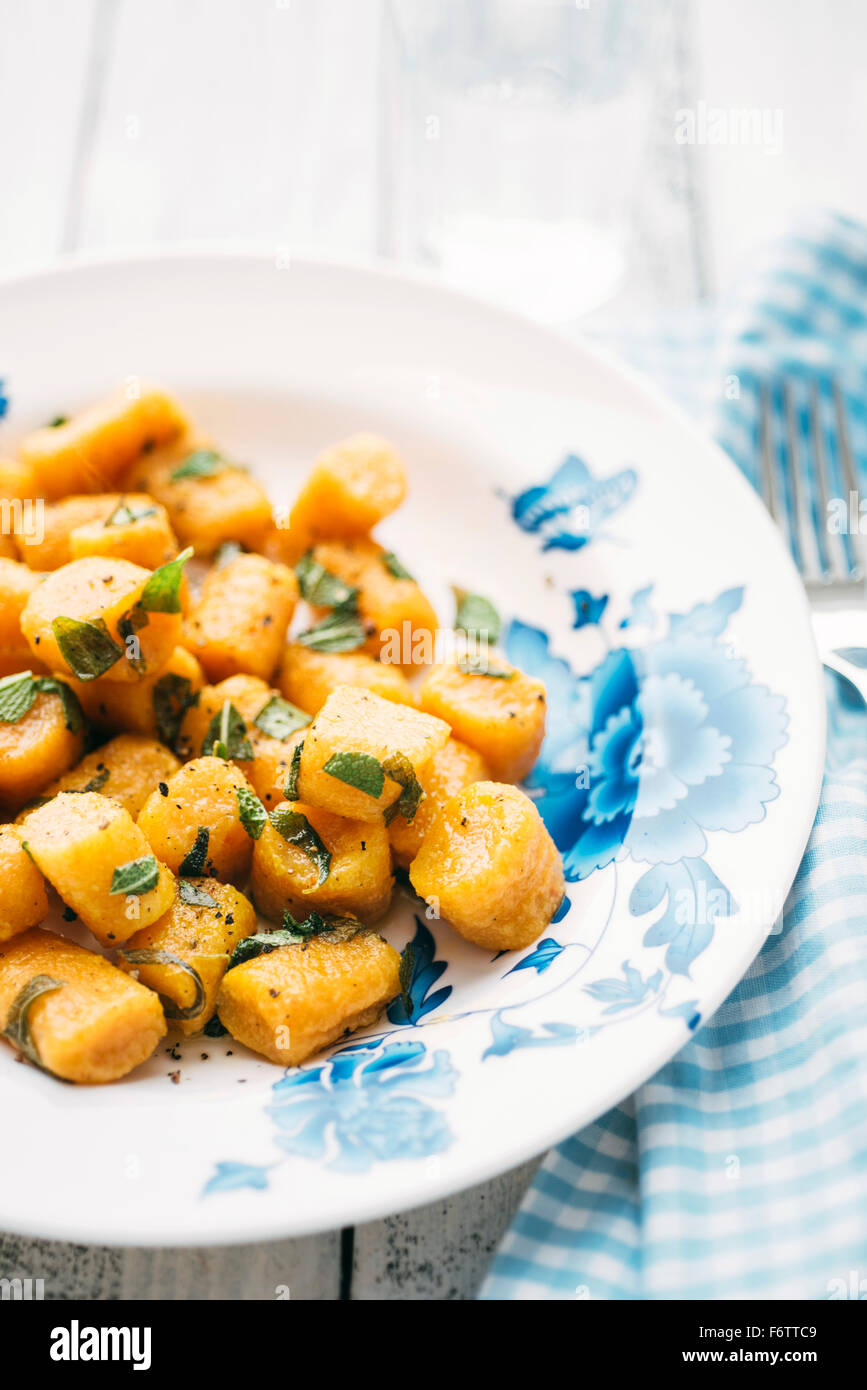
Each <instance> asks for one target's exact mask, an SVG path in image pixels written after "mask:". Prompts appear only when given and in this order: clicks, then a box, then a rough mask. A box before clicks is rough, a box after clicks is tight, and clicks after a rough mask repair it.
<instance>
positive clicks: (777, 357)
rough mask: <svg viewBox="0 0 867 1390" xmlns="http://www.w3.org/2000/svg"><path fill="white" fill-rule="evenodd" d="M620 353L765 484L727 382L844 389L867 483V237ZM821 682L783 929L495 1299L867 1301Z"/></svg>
mask: <svg viewBox="0 0 867 1390" xmlns="http://www.w3.org/2000/svg"><path fill="white" fill-rule="evenodd" d="M715 323H716V326H715ZM605 336H606V339H607V341H608V343H609V344H612V345H614V346H616V347H617V348H618V349H619V350H620V352H621V353H622V355H623V356H625V357H627V358H630V359H631V360H632V361H633V362H634V363H635V364H636V365H638V366H640V367H641V368H643V369H644V370H645V371H647V372H648V373H649V374H650V375H652V376H655V377H656V379H657V380H658V381H659V382H660V383H661V384H662V385H663V386H665V387H667V388H668V389H669V390H670V392H671V394H672V395H673V396H676V397H677V398H679V400H680V402H681V404H684V405H686V406H687V407H688V408H690V407H691V408H692V410H693V412H694V413H696V414H700V413H703V414H705V416H707V415H708V412H710V418H711V420H712V424H713V428H714V430H715V433H716V434H717V437H718V438H719V439H720V441H721V442H722V444H723V445H724V447H725V448H726V449H728V451H729V452H730V453H731V454H732V456H733V457H734V458H735V459H736V461H737V462H738V463H739V464H740V466H741V467H742V468H743V470H744V472H745V473H746V474H747V476H749V477H751V478H753V479H755V471H756V464H755V448H756V431H757V411H756V408H755V399H754V397H752V396H751V394H750V393H749V391H745V392H744V393H742V394H741V396H740V398H739V399H729V398H728V395H727V392H726V389H725V388H726V383H727V382H730V380H731V379H732V378H733V377H736V378H738V380H741V379H746V378H748V377H749V375H750V374H751V373H752V374H755V375H756V376H758V377H762V376H765V377H769V376H771V375H773V374H774V373H775V372H777V371H778V370H779V369H780V368H781V367H782V366H785V367H786V369H787V371H794V372H798V371H804V372H805V373H808V372H809V371H810V370H812V371H816V370H817V369H818V370H819V371H820V372H821V371H824V370H826V369H827V370H831V369H833V370H834V372H835V374H836V375H838V376H839V377H841V378H842V379H843V381H844V384H845V386H846V396H847V403H848V405H849V410H850V416H851V419H852V436H853V446H854V448H855V452H856V454H857V455H858V458H859V463H860V467H861V477H862V481H863V479H864V471H865V462H867V409H865V405H867V228H865V227H862V226H858V225H856V224H854V223H852V222H849V221H846V220H844V219H842V218H840V217H837V216H835V215H831V214H822V215H816V216H814V217H812V218H811V219H810V220H809V221H807V222H805V223H804V224H802V225H801V226H799V227H798V228H797V229H796V230H795V231H794V232H793V234H792V235H791V236H789V237H787V238H786V240H785V241H784V242H783V243H781V244H778V245H776V246H775V247H773V248H772V249H771V250H770V251H769V253H768V255H767V257H766V258H763V260H762V263H761V266H760V268H759V273H758V274H757V276H756V278H755V282H754V283H752V284H751V285H750V286H749V287H748V288H747V290H746V291H745V292H744V293H742V294H740V295H739V296H738V297H737V299H736V301H735V302H734V304H733V305H732V306H731V308H730V311H729V313H728V314H727V315H726V316H724V317H723V318H721V319H718V320H716V321H714V320H712V319H711V318H710V317H709V316H692V317H690V318H689V319H683V318H681V319H680V320H679V321H672V320H669V321H668V322H667V324H666V323H664V322H660V321H657V322H656V323H655V324H654V325H652V326H651V327H650V328H649V329H648V330H647V331H646V332H645V333H644V334H643V335H639V336H631V337H624V336H623V335H620V334H617V333H616V332H609V333H608V334H606V335H605ZM859 364H860V365H859ZM720 402H722V404H720ZM714 403H716V404H714ZM862 495H863V492H862ZM827 681H828V706H829V731H828V760H827V767H826V775H825V782H824V787H823V790H822V799H821V803H820V806H819V810H818V814H817V816H816V822H815V825H814V828H813V833H812V836H811V838H810V842H809V845H808V846H807V851H806V853H805V855H804V859H803V862H802V864H801V867H800V870H799V872H798V877H797V879H796V881H795V884H794V886H793V888H792V891H791V894H790V896H789V899H788V902H787V904H786V909H785V914H784V919H783V923H782V929H781V931H779V932H776V933H774V934H773V935H772V936H771V937H770V938H769V939H768V941H767V943H766V945H765V947H764V949H763V950H762V952H761V954H760V955H759V957H758V959H757V960H756V961H755V963H754V964H753V966H752V967H751V969H750V970H749V972H748V973H747V975H746V976H745V977H744V979H743V980H742V981H741V983H740V984H739V985H738V986H737V988H736V989H735V990H734V991H733V993H732V994H731V995H730V996H729V998H728V999H727V1000H726V1002H725V1003H724V1004H723V1006H722V1007H721V1008H720V1009H719V1011H718V1012H717V1013H716V1015H715V1016H714V1017H713V1018H712V1019H711V1020H710V1021H709V1022H708V1023H707V1025H706V1026H705V1027H704V1028H703V1029H702V1030H701V1031H700V1032H699V1033H698V1034H697V1035H696V1036H695V1037H694V1038H692V1039H691V1040H690V1042H689V1043H688V1044H687V1046H686V1047H684V1049H683V1051H682V1052H680V1053H679V1054H678V1056H677V1057H676V1058H675V1059H674V1060H673V1061H672V1062H670V1063H669V1065H668V1066H666V1067H664V1068H663V1069H662V1071H660V1072H659V1073H657V1075H656V1076H654V1077H653V1079H652V1080H651V1081H649V1082H647V1084H646V1085H644V1086H642V1087H641V1089H640V1090H638V1091H637V1092H636V1093H635V1095H634V1096H632V1097H631V1098H630V1100H629V1101H628V1102H627V1103H625V1104H623V1105H621V1106H618V1107H617V1108H616V1109H614V1110H611V1111H609V1113H608V1114H607V1115H604V1116H603V1117H602V1119H600V1120H599V1121H598V1122H597V1123H595V1124H593V1125H590V1126H589V1127H588V1128H587V1129H585V1130H583V1131H582V1132H581V1133H580V1134H576V1135H574V1136H573V1137H572V1138H571V1139H569V1140H567V1141H566V1143H564V1144H562V1145H561V1146H560V1147H559V1148H558V1149H555V1150H553V1151H552V1152H551V1153H550V1154H549V1155H548V1156H547V1158H546V1159H545V1161H544V1162H543V1164H542V1166H541V1168H540V1169H539V1171H538V1173H537V1175H536V1178H535V1180H534V1182H533V1184H532V1186H531V1187H530V1189H529V1191H528V1193H527V1195H526V1197H525V1199H524V1201H523V1203H522V1205H521V1207H520V1209H519V1211H518V1214H517V1216H516V1217H515V1220H514V1222H513V1223H512V1226H511V1229H510V1230H509V1232H508V1234H507V1236H506V1237H505V1239H504V1241H503V1243H502V1245H501V1248H500V1250H499V1252H498V1254H497V1256H496V1257H495V1259H494V1261H493V1265H492V1267H491V1270H490V1273H489V1275H488V1278H487V1280H486V1282H485V1284H484V1285H483V1288H482V1290H481V1294H480V1296H481V1297H482V1298H487V1299H502V1298H522V1299H546V1298H552V1299H572V1298H582V1297H584V1298H591V1299H654V1298H675V1299H695V1298H711V1299H737V1298H784V1299H801V1298H804V1299H830V1298H859V1297H860V1298H867V709H865V707H864V705H863V703H862V702H861V701H860V699H858V698H857V697H856V696H855V695H854V692H852V690H851V687H849V686H848V685H846V684H845V683H844V682H842V681H838V680H837V678H836V677H832V676H830V675H829V676H828V677H827Z"/></svg>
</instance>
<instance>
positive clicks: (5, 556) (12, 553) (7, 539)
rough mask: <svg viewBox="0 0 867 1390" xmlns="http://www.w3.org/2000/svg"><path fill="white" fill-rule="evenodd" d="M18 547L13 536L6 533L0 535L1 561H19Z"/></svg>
mask: <svg viewBox="0 0 867 1390" xmlns="http://www.w3.org/2000/svg"><path fill="white" fill-rule="evenodd" d="M17 559H18V547H17V545H16V544H15V542H14V540H13V539H12V537H11V536H7V535H6V534H5V532H4V533H3V534H2V535H0V560H17Z"/></svg>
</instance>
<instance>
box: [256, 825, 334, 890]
mask: <svg viewBox="0 0 867 1390" xmlns="http://www.w3.org/2000/svg"><path fill="white" fill-rule="evenodd" d="M268 819H269V820H270V822H271V824H272V825H273V827H274V829H275V830H276V831H277V833H278V835H282V837H283V839H284V840H285V841H286V842H287V844H290V845H295V846H296V848H297V849H300V850H301V852H302V854H306V855H307V858H308V859H309V860H310V861H311V863H312V864H314V865H315V866H316V869H317V871H318V874H319V877H318V878H317V880H316V887H317V888H318V887H319V885H320V884H322V883H324V882H325V880H326V879H327V877H328V875H329V874H330V872H331V851H330V850H328V849H326V847H325V845H324V844H323V843H322V840H321V839H320V837H319V835H318V834H317V832H316V831H315V830H314V828H313V826H312V825H311V824H310V822H309V820H308V819H307V817H306V816H305V815H304V814H303V813H302V812H301V811H294V810H293V809H292V808H291V807H290V806H277V807H275V809H274V810H273V811H271V812H269V813H268Z"/></svg>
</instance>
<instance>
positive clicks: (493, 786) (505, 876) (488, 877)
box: [409, 782, 565, 951]
mask: <svg viewBox="0 0 867 1390" xmlns="http://www.w3.org/2000/svg"><path fill="white" fill-rule="evenodd" d="M409 876H410V881H411V883H412V886H413V888H414V889H415V891H416V892H417V893H418V894H419V896H420V897H422V898H424V899H425V901H426V902H428V903H429V904H430V905H431V906H433V907H434V908H435V909H436V911H437V912H438V913H439V914H441V915H442V916H443V917H444V918H445V919H446V921H448V922H450V923H451V925H452V926H453V927H454V928H455V931H457V932H459V933H460V935H461V936H463V937H466V939H467V941H473V942H475V944H476V945H477V946H482V947H484V948H485V949H486V950H489V951H516V950H519V949H520V948H521V947H523V946H529V945H530V942H531V941H535V940H536V938H537V937H538V936H540V935H541V933H542V932H543V931H544V930H545V928H546V927H547V926H548V924H549V922H550V921H551V918H552V917H553V916H554V914H555V912H556V911H557V908H558V907H559V905H560V903H561V902H562V899H563V893H564V891H565V880H564V877H563V865H562V863H561V860H560V856H559V854H558V853H557V849H556V847H555V845H554V842H553V840H552V839H551V836H550V835H549V834H548V831H547V830H546V828H545V824H544V822H543V820H542V817H541V816H540V815H539V812H538V811H537V810H536V807H535V806H534V805H533V803H532V801H531V800H530V798H529V797H528V796H526V795H525V794H524V792H522V791H521V790H520V789H519V788H518V787H513V786H511V785H509V784H508V783H503V782H474V783H473V784H472V786H469V787H465V788H464V790H463V791H460V792H457V793H456V794H455V795H454V796H453V797H451V798H450V799H449V800H448V801H447V802H446V804H445V805H444V806H443V807H442V808H441V810H440V812H439V814H438V816H437V817H436V819H435V820H434V823H433V825H432V826H431V828H430V830H429V831H428V833H427V835H426V836H425V838H424V840H423V842H422V846H421V849H420V850H419V852H418V854H417V856H416V858H415V859H414V860H413V862H412V865H411V867H410V871H409Z"/></svg>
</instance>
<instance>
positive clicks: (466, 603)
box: [454, 589, 501, 643]
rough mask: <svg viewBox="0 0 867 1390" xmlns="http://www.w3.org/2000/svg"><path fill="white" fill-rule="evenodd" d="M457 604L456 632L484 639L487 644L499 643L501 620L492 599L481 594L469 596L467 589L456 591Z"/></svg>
mask: <svg viewBox="0 0 867 1390" xmlns="http://www.w3.org/2000/svg"><path fill="white" fill-rule="evenodd" d="M454 595H455V600H456V602H457V612H456V614H455V630H456V631H457V632H465V633H466V634H467V636H473V635H474V634H475V635H477V636H479V637H483V638H484V639H485V640H486V641H487V642H491V643H494V642H497V641H498V640H499V636H500V627H501V620H500V615H499V613H498V612H497V610H496V608H495V607H494V605H493V604H492V603H491V601H490V599H487V598H483V597H482V595H481V594H469V593H467V592H466V590H465V589H455V590H454Z"/></svg>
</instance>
